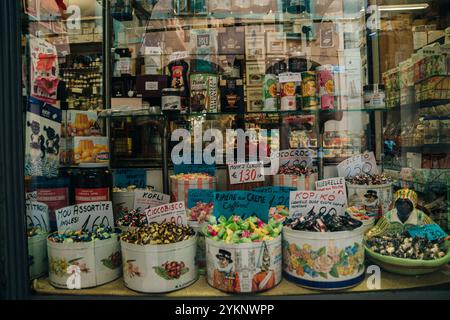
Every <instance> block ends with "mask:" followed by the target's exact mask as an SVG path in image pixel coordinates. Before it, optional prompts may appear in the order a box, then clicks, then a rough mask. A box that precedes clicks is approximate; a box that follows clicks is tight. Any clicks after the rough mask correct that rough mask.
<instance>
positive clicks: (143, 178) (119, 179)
mask: <svg viewBox="0 0 450 320" xmlns="http://www.w3.org/2000/svg"><path fill="white" fill-rule="evenodd" d="M114 182H115V183H114V184H115V185H116V186H117V187H119V188H126V187H128V186H132V185H135V186H136V187H137V188H145V187H146V186H147V171H146V170H145V169H117V170H115V171H114Z"/></svg>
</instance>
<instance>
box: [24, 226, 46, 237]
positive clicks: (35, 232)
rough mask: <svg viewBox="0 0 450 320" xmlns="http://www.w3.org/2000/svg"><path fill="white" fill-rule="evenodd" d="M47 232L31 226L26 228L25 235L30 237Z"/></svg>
mask: <svg viewBox="0 0 450 320" xmlns="http://www.w3.org/2000/svg"><path fill="white" fill-rule="evenodd" d="M46 233H47V232H45V231H44V230H42V229H41V228H39V227H32V228H29V229H28V230H27V236H28V238H31V237H34V236H38V235H44V234H46Z"/></svg>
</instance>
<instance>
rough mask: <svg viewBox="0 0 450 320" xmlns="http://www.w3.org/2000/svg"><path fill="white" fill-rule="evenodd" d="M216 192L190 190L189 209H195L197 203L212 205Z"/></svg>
mask: <svg viewBox="0 0 450 320" xmlns="http://www.w3.org/2000/svg"><path fill="white" fill-rule="evenodd" d="M214 192H215V191H214V190H209V189H189V191H188V203H187V207H188V208H189V209H190V208H192V207H195V205H196V204H197V202H203V203H210V202H213V201H214Z"/></svg>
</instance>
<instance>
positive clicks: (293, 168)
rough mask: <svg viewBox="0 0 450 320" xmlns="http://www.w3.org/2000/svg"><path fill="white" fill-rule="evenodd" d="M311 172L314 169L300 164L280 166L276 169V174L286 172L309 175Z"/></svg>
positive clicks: (288, 173)
mask: <svg viewBox="0 0 450 320" xmlns="http://www.w3.org/2000/svg"><path fill="white" fill-rule="evenodd" d="M313 173H314V169H312V168H307V167H304V166H300V165H288V166H282V167H280V169H278V174H286V175H296V176H309V175H311V174H313Z"/></svg>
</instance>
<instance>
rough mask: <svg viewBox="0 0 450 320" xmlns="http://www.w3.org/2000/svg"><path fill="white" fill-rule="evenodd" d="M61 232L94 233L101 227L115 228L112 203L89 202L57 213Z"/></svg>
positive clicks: (57, 222)
mask: <svg viewBox="0 0 450 320" xmlns="http://www.w3.org/2000/svg"><path fill="white" fill-rule="evenodd" d="M55 214H56V224H57V226H58V231H59V232H65V231H67V230H73V231H76V230H80V229H82V230H86V231H93V230H94V229H96V228H99V227H101V226H105V227H106V226H110V227H114V218H113V211H112V202H111V201H100V202H88V203H83V204H79V205H74V206H69V207H65V208H61V209H58V210H56V211H55Z"/></svg>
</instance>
